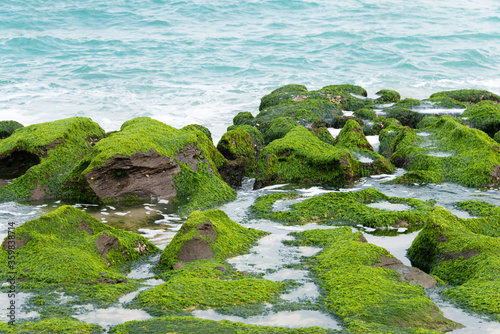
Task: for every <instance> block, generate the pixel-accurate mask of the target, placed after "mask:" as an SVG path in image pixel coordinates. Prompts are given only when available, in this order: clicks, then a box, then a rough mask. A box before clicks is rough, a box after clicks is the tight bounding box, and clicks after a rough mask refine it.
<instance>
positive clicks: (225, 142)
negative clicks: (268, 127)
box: [217, 128, 259, 177]
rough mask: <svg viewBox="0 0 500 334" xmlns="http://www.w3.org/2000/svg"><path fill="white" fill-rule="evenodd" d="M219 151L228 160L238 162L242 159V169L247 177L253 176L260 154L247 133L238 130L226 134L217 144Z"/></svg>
mask: <svg viewBox="0 0 500 334" xmlns="http://www.w3.org/2000/svg"><path fill="white" fill-rule="evenodd" d="M217 149H218V150H219V152H221V153H222V155H223V156H224V157H225V158H226V159H228V160H238V159H240V158H241V159H242V166H241V167H242V168H243V169H244V170H245V175H246V176H249V177H250V176H252V174H253V170H254V168H255V167H254V166H255V161H256V158H257V154H258V153H259V152H258V150H257V144H256V143H255V142H254V141H253V140H252V137H251V136H250V134H249V133H248V132H247V131H245V130H244V129H241V128H238V129H235V130H231V131H228V132H226V133H224V134H223V135H222V138H221V139H220V140H219V143H218V144H217Z"/></svg>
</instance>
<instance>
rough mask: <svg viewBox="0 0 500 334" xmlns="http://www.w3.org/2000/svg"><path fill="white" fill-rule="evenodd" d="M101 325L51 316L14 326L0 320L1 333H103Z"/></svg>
mask: <svg viewBox="0 0 500 334" xmlns="http://www.w3.org/2000/svg"><path fill="white" fill-rule="evenodd" d="M103 332H104V331H103V329H102V328H101V326H99V325H96V324H87V323H85V322H82V321H79V320H76V319H73V318H70V317H52V318H48V319H41V320H40V321H23V322H20V323H16V325H15V326H9V325H5V324H4V323H1V322H0V333H2V334H22V333H37V334H73V333H75V334H98V333H103Z"/></svg>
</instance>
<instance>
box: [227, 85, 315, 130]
mask: <svg viewBox="0 0 500 334" xmlns="http://www.w3.org/2000/svg"><path fill="white" fill-rule="evenodd" d="M306 92H307V88H306V86H304V85H296V84H290V85H285V86H283V87H280V88H278V89H275V90H273V91H272V92H271V93H270V94H268V95H265V96H263V97H262V99H261V100H260V106H259V110H264V109H266V108H269V107H272V106H276V105H278V104H281V103H283V102H289V101H291V100H293V99H295V98H297V97H298V96H301V94H304V93H306ZM234 124H236V123H234Z"/></svg>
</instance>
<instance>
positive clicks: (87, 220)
mask: <svg viewBox="0 0 500 334" xmlns="http://www.w3.org/2000/svg"><path fill="white" fill-rule="evenodd" d="M81 226H85V227H86V229H87V230H88V231H92V232H93V233H92V234H90V233H88V231H86V230H84V229H82V228H81ZM14 233H15V235H16V238H18V239H19V240H23V242H24V244H23V246H22V247H18V248H17V249H16V250H15V256H16V267H15V268H10V270H7V269H8V268H7V264H8V261H7V256H8V252H9V251H8V250H7V249H8V247H7V248H6V246H8V245H9V239H8V237H6V238H5V240H4V242H3V247H2V248H1V249H0V260H1V261H0V262H1V263H0V279H5V278H6V275H7V273H8V272H12V271H14V272H16V275H17V277H24V278H26V279H27V280H28V281H32V282H47V283H82V284H83V283H86V282H89V281H91V282H98V280H99V279H102V278H103V276H106V279H110V280H114V281H116V282H120V280H121V279H123V278H124V276H123V274H122V273H121V272H120V271H119V269H118V268H117V267H118V265H120V264H123V263H125V262H128V261H131V260H136V259H138V258H139V257H140V256H141V255H143V254H151V253H155V252H157V251H158V249H157V248H156V247H155V246H154V245H153V244H151V243H150V242H148V241H147V240H146V239H145V238H144V237H142V236H140V235H138V234H134V233H132V232H127V231H123V230H119V229H115V228H112V227H109V226H107V225H106V224H103V223H101V222H100V221H99V220H97V219H95V218H93V217H91V216H89V215H88V214H87V213H85V212H83V211H81V210H79V209H76V208H73V207H72V206H61V207H59V208H57V209H56V210H55V211H53V212H50V213H48V214H46V215H44V216H41V217H40V218H38V219H35V220H31V221H28V222H26V223H24V224H23V225H21V226H18V227H16V228H15V229H14ZM137 244H141V245H145V246H146V248H145V250H144V251H143V252H138V251H137V250H135V249H134V245H137ZM21 269H22V270H21Z"/></svg>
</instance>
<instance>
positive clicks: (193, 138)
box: [81, 117, 235, 211]
mask: <svg viewBox="0 0 500 334" xmlns="http://www.w3.org/2000/svg"><path fill="white" fill-rule="evenodd" d="M225 161H226V159H224V157H223V156H222V155H221V154H220V153H219V152H218V151H217V150H216V148H215V147H214V146H213V144H212V142H211V141H210V140H209V138H208V137H207V136H206V135H205V134H204V133H202V132H201V131H198V130H196V129H194V130H193V129H191V128H188V129H184V130H177V129H175V128H173V127H171V126H168V125H166V124H163V123H161V122H159V121H156V120H153V119H150V118H148V117H139V118H134V119H132V120H130V121H127V122H125V123H124V124H123V125H122V127H121V130H120V131H119V132H116V133H114V134H113V135H111V136H109V137H107V138H105V139H103V140H101V141H100V142H99V143H98V144H97V145H96V146H95V147H94V150H93V152H92V154H91V155H90V156H89V157H88V158H87V162H86V164H85V165H84V166H83V168H84V170H83V171H82V172H81V174H82V175H83V176H84V178H85V181H86V182H87V183H88V185H89V186H90V188H92V190H93V191H94V192H95V194H96V196H97V197H98V198H99V199H100V200H101V201H105V202H116V201H120V200H125V199H127V198H141V199H148V200H149V199H151V198H157V199H167V200H171V199H176V200H177V201H178V202H180V203H181V204H187V207H185V208H184V210H185V211H189V209H196V208H207V207H210V206H213V205H215V204H218V203H222V202H225V201H228V200H232V199H234V197H235V192H234V190H232V189H231V188H230V187H229V186H228V185H227V184H226V183H225V182H224V181H223V180H222V179H221V177H220V175H219V172H218V168H219V167H220V166H222V164H223V163H224V162H225Z"/></svg>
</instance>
